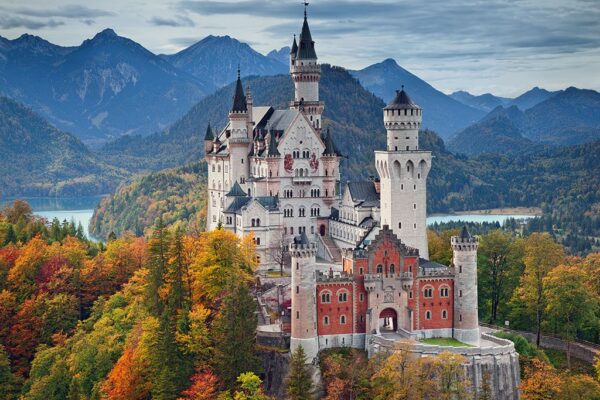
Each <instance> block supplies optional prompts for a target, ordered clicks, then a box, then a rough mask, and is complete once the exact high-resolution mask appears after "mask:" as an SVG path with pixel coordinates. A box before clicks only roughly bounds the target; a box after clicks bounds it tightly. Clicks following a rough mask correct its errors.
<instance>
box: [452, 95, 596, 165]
mask: <svg viewBox="0 0 600 400" xmlns="http://www.w3.org/2000/svg"><path fill="white" fill-rule="evenodd" d="M596 139H600V93H598V92H596V91H594V90H584V89H577V88H574V87H570V88H568V89H566V90H564V91H561V92H557V93H556V94H554V95H552V96H550V97H549V98H548V99H546V100H545V101H542V102H541V103H539V104H537V105H535V106H533V107H532V108H529V109H527V110H525V111H522V110H520V109H519V108H518V107H517V106H516V105H513V106H511V107H508V108H502V107H497V108H496V109H494V110H492V112H490V113H489V114H488V115H487V116H485V117H484V118H482V120H481V121H479V122H478V123H476V124H474V125H472V126H470V127H468V128H466V129H464V130H462V131H461V132H458V133H457V134H456V135H455V136H454V137H453V138H452V139H451V140H450V141H449V143H448V147H449V148H450V149H451V150H452V151H455V152H459V153H464V154H471V155H472V154H480V153H484V152H489V153H499V154H501V153H505V152H514V151H523V150H525V149H527V148H529V147H530V146H532V145H534V144H538V145H540V144H546V145H551V146H561V145H573V144H580V143H586V142H591V141H594V140H596Z"/></svg>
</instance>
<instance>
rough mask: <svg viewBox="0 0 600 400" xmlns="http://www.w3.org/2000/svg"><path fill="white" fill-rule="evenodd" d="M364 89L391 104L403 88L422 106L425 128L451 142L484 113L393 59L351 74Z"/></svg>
mask: <svg viewBox="0 0 600 400" xmlns="http://www.w3.org/2000/svg"><path fill="white" fill-rule="evenodd" d="M352 75H354V76H355V77H356V78H358V80H359V81H360V82H361V83H362V85H363V86H364V87H366V88H367V89H369V90H370V91H371V92H373V93H374V94H375V95H376V96H378V97H380V98H382V99H383V100H384V101H386V102H387V101H390V100H391V99H392V98H393V97H394V94H395V90H396V89H398V88H400V87H401V86H402V85H404V87H405V88H406V90H407V91H408V93H409V94H410V97H411V98H412V99H413V100H414V101H415V102H416V103H417V104H419V105H420V106H421V107H423V127H424V128H428V129H432V130H434V131H436V132H438V133H439V134H440V136H441V137H442V139H444V140H446V139H448V138H449V137H450V136H451V135H452V134H453V133H454V132H457V131H459V130H461V129H464V128H466V127H467V126H469V125H471V124H473V123H475V122H477V121H478V120H479V119H480V118H481V117H483V116H484V115H485V112H484V111H481V110H478V109H475V108H472V107H469V106H467V105H464V104H462V103H460V102H458V101H456V100H454V99H453V98H451V97H450V96H447V95H445V94H444V93H442V92H440V91H439V90H437V89H435V88H434V87H433V86H431V85H430V84H428V83H427V82H425V81H424V80H422V79H420V78H419V77H417V76H415V75H413V74H411V73H410V72H408V71H407V70H405V69H404V68H402V67H400V66H399V65H398V64H397V63H396V61H394V60H393V59H391V58H390V59H387V60H385V61H383V62H381V63H378V64H373V65H371V66H369V67H367V68H364V69H362V70H360V71H352Z"/></svg>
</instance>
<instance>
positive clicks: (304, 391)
mask: <svg viewBox="0 0 600 400" xmlns="http://www.w3.org/2000/svg"><path fill="white" fill-rule="evenodd" d="M286 385H287V389H286V392H287V395H288V398H289V399H291V400H309V399H311V398H312V390H313V382H312V378H311V376H310V369H309V367H308V366H307V365H306V353H305V352H304V349H303V348H302V345H300V346H298V348H297V349H296V351H294V352H293V353H292V356H291V357H290V370H289V372H288V376H287V379H286Z"/></svg>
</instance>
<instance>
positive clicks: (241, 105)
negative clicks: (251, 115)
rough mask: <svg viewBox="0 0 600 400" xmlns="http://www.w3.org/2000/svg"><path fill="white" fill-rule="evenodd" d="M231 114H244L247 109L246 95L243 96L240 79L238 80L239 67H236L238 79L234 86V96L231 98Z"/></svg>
mask: <svg viewBox="0 0 600 400" xmlns="http://www.w3.org/2000/svg"><path fill="white" fill-rule="evenodd" d="M231 111H233V112H246V111H248V107H247V106H246V95H245V94H244V87H243V86H242V79H241V78H240V67H239V65H238V78H237V82H236V84H235V94H234V96H233V107H232V109H231Z"/></svg>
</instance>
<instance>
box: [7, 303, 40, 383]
mask: <svg viewBox="0 0 600 400" xmlns="http://www.w3.org/2000/svg"><path fill="white" fill-rule="evenodd" d="M42 329H43V321H42V317H41V316H40V315H39V310H38V307H37V305H36V301H35V299H34V298H31V299H28V300H25V302H23V305H22V306H21V309H20V310H19V311H18V312H17V313H16V314H15V315H14V317H13V318H12V324H11V328H10V336H9V343H8V346H7V350H8V353H9V354H10V357H11V359H12V360H13V363H14V364H13V365H14V367H15V372H16V373H17V374H19V375H21V376H23V377H26V376H27V374H28V372H29V364H30V362H31V361H32V360H33V356H34V355H35V349H36V347H37V346H38V345H39V344H40V338H41V334H42Z"/></svg>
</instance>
